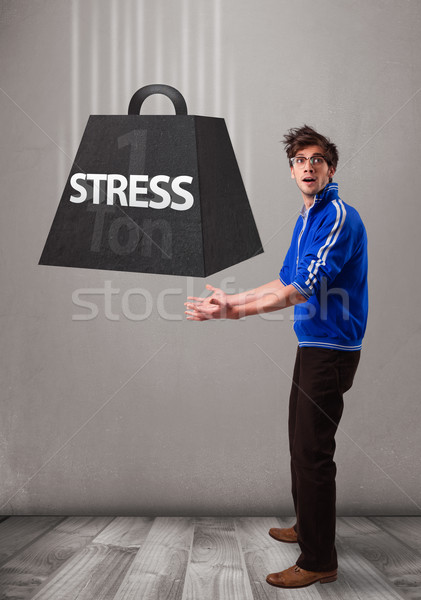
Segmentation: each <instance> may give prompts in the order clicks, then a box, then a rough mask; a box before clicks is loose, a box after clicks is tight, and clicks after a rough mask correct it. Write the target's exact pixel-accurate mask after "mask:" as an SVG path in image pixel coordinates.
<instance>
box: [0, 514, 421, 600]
mask: <svg viewBox="0 0 421 600" xmlns="http://www.w3.org/2000/svg"><path fill="white" fill-rule="evenodd" d="M291 524H292V520H291V519H281V518H276V517H253V518H248V517H244V518H205V517H203V518H188V517H185V518H184V517H157V518H143V517H67V518H66V517H17V516H13V517H9V518H7V519H6V520H3V521H0V600H137V599H141V600H208V599H209V600H278V599H279V600H280V599H282V600H320V599H323V600H405V599H406V600H421V517H369V518H368V517H342V518H338V520H337V549H338V556H339V574H338V580H337V581H336V582H334V583H329V584H326V585H321V584H319V583H318V584H315V585H312V586H309V587H307V588H302V589H298V590H282V589H278V588H274V587H272V586H269V585H268V584H267V583H266V575H267V574H268V573H270V572H276V571H280V570H283V569H285V568H288V567H290V566H292V565H293V564H295V561H296V559H297V557H298V554H299V547H298V546H297V545H296V544H282V543H280V542H277V541H276V540H273V539H272V538H270V537H269V536H268V530H269V529H270V527H289V526H291Z"/></svg>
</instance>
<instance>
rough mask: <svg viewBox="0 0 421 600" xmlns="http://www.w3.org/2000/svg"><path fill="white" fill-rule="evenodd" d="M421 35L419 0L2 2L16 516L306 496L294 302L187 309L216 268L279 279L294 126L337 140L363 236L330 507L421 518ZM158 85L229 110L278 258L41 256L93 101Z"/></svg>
mask: <svg viewBox="0 0 421 600" xmlns="http://www.w3.org/2000/svg"><path fill="white" fill-rule="evenodd" d="M420 34H421V3H420V2H419V0H371V1H369V2H367V0H343V1H340V2H337V1H334V0H319V1H318V2H317V3H314V2H311V1H309V0H297V1H295V2H290V1H286V0H258V1H257V0H153V1H152V0H149V1H147V0H144V1H142V0H120V1H118V2H117V0H84V1H79V2H77V1H69V0H2V1H1V3H0V75H1V92H0V118H1V141H0V149H1V191H2V198H1V205H2V214H1V217H2V218H1V228H2V230H1V237H0V252H1V260H2V285H1V313H0V314H1V327H2V358H1V382H2V385H1V407H2V408H1V425H0V450H1V456H0V480H1V492H0V505H1V509H0V512H1V513H2V514H13V513H23V514H27V513H42V514H53V513H54V514H55V513H60V514H65V513H73V514H81V513H85V514H86V513H89V514H101V513H107V514H109V513H118V514H128V513H131V514H144V515H146V514H167V515H172V514H202V515H215V514H226V515H228V514H247V515H259V514H275V513H282V514H291V513H292V503H291V500H290V494H289V462H288V442H287V431H286V420H287V403H288V402H287V401H288V394H289V387H290V374H291V369H292V365H293V361H294V354H295V348H296V340H295V337H294V334H293V331H292V327H291V314H292V313H291V312H290V311H285V312H283V313H278V314H272V315H271V316H270V317H266V318H263V317H254V318H250V319H248V320H243V321H240V322H213V323H191V322H187V321H186V320H185V319H184V318H183V316H182V315H183V310H184V306H183V302H184V300H185V296H186V295H187V294H192V293H194V294H200V293H202V292H203V290H204V286H205V284H206V283H208V282H209V283H211V284H213V285H217V286H223V287H224V288H225V289H227V290H229V291H237V290H240V289H248V288H250V287H254V286H256V285H258V284H262V283H265V282H266V281H270V280H272V279H274V278H276V277H277V274H278V271H279V268H280V265H281V263H282V260H283V256H284V253H285V251H286V249H287V247H288V243H289V240H290V235H291V231H292V227H293V223H294V221H295V218H296V215H297V211H298V210H299V208H300V206H301V196H300V195H299V192H298V190H297V188H296V186H295V183H294V182H293V181H292V180H291V179H290V177H289V171H288V166H287V162H286V159H285V156H284V154H283V150H282V145H281V143H280V140H281V139H282V136H283V133H284V132H285V131H286V130H287V129H288V128H290V127H293V126H297V125H301V124H303V123H308V124H311V125H313V126H315V127H316V128H318V129H320V130H321V131H322V132H324V133H325V134H327V135H329V136H331V137H332V138H333V140H334V141H336V143H337V144H338V146H339V149H340V154H341V161H340V168H339V170H338V173H337V176H336V177H335V179H336V180H337V181H338V182H339V185H340V193H341V196H342V198H343V199H344V200H345V201H346V202H348V203H350V204H353V205H354V206H355V207H356V208H357V209H358V210H359V212H360V214H361V215H362V217H363V219H364V221H365V224H366V227H367V230H368V234H369V240H370V247H369V252H370V303H371V304H370V307H371V312H370V318H369V327H368V331H367V335H366V340H365V343H364V348H363V355H362V362H361V366H360V369H359V372H358V374H357V377H356V381H355V385H354V387H353V389H352V390H351V391H350V392H349V393H348V394H347V397H346V408H345V413H344V417H343V420H342V422H341V428H340V431H339V432H338V435H337V442H338V449H337V463H338V466H339V473H338V512H339V513H340V514H394V513H395V514H396V513H400V514H419V513H420V510H421V509H420V505H421V498H420V481H421V478H420V435H419V419H420V408H419V407H420V391H419V381H420V378H419V376H420V366H419V365H420V355H421V322H420V312H419V309H418V307H417V299H418V298H419V295H420V274H419V273H420V268H419V256H420V250H421V248H420V237H421V236H420V234H419V216H418V213H417V210H418V209H419V207H418V203H419V189H420V184H419V171H420V169H419V160H420V159H419V154H420V144H419V140H420V118H421V87H420V86H421V69H420V65H421V62H420V56H421V35H420ZM157 82H162V83H167V84H170V85H173V86H175V87H177V88H178V89H180V91H181V92H182V93H183V95H184V96H185V98H186V100H187V104H188V108H189V112H190V113H191V114H203V115H211V116H223V117H224V118H225V120H226V123H227V126H228V129H229V132H230V135H231V139H232V142H233V145H234V148H235V150H236V154H237V159H238V162H239V165H240V168H241V171H242V174H243V178H244V181H245V184H246V188H247V191H248V194H249V198H250V202H251V205H252V208H253V212H254V215H255V219H256V222H257V225H258V227H259V232H260V235H261V238H262V241H263V243H264V247H265V253H264V254H263V255H260V256H258V257H256V258H254V259H252V260H249V261H246V262H244V263H242V264H239V265H237V266H235V267H233V268H231V269H228V270H227V271H224V272H221V273H218V274H216V275H214V276H212V277H210V278H209V279H208V281H205V280H201V279H195V280H193V279H191V278H190V279H186V278H183V277H171V276H159V275H146V274H135V273H121V272H106V271H95V270H84V269H65V268H56V267H46V266H38V264H37V263H38V260H39V257H40V254H41V251H42V249H43V246H44V243H45V240H46V237H47V234H48V232H49V228H50V225H51V222H52V219H53V216H54V214H55V211H56V208H57V205H58V201H59V198H60V196H61V193H62V190H63V187H64V183H65V180H66V178H67V174H68V172H69V170H70V167H71V164H72V159H73V157H74V155H75V152H76V150H77V147H78V143H79V141H80V137H81V134H82V132H83V129H84V127H85V124H86V121H87V119H88V116H89V114H124V113H126V112H127V105H128V101H129V99H130V97H131V95H132V94H133V92H134V91H135V90H136V89H138V88H139V87H141V86H142V85H145V84H147V83H157ZM162 111H164V112H169V113H171V112H172V109H171V106H170V104H169V102H168V100H166V99H165V98H160V99H156V98H155V99H154V98H152V99H148V100H147V102H146V103H145V112H158V113H159V112H162ZM107 286H108V288H112V289H113V290H114V291H113V293H112V295H110V292H107V294H108V296H107V294H106V293H105V292H104V290H106V289H107ZM87 289H88V290H90V291H89V294H88V295H86V296H84V298H85V299H89V300H90V301H91V302H95V303H96V304H97V305H98V315H97V317H96V318H94V319H91V320H80V318H79V319H77V317H78V316H79V317H80V316H81V315H86V313H87V311H86V309H82V308H81V307H79V306H77V305H75V304H74V302H73V300H72V297H73V294H74V293H75V292H76V293H81V292H80V290H85V292H86V290H87ZM78 290H79V292H78ZM116 290H118V291H116ZM130 294H132V296H131V297H129V296H130ZM75 317H76V318H75Z"/></svg>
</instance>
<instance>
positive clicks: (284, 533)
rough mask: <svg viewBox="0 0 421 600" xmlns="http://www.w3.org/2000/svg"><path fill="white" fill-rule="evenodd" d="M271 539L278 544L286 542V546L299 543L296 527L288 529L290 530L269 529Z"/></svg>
mask: <svg viewBox="0 0 421 600" xmlns="http://www.w3.org/2000/svg"><path fill="white" fill-rule="evenodd" d="M269 535H270V537H273V539H274V540H278V542H285V543H286V544H296V543H297V541H298V540H297V532H296V531H295V529H294V527H288V529H279V528H278V527H272V528H271V529H269Z"/></svg>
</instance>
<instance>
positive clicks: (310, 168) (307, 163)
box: [304, 158, 313, 171]
mask: <svg viewBox="0 0 421 600" xmlns="http://www.w3.org/2000/svg"><path fill="white" fill-rule="evenodd" d="M304 170H305V171H313V165H312V164H311V162H310V159H309V158H307V159H306V164H305V165H304Z"/></svg>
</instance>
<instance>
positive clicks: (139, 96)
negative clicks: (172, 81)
mask: <svg viewBox="0 0 421 600" xmlns="http://www.w3.org/2000/svg"><path fill="white" fill-rule="evenodd" d="M152 94H163V95H164V96H167V98H169V99H170V100H171V102H172V103H173V104H174V108H175V114H176V115H186V114H187V104H186V101H185V100H184V98H183V96H182V95H181V94H180V92H179V91H178V90H176V89H175V88H173V87H171V86H170V85H163V84H160V83H153V84H151V85H145V86H144V87H142V88H140V90H137V92H135V93H134V94H133V96H132V99H131V100H130V104H129V115H138V114H139V113H140V109H141V107H142V104H143V103H144V101H145V100H146V98H148V97H149V96H151V95H152Z"/></svg>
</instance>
